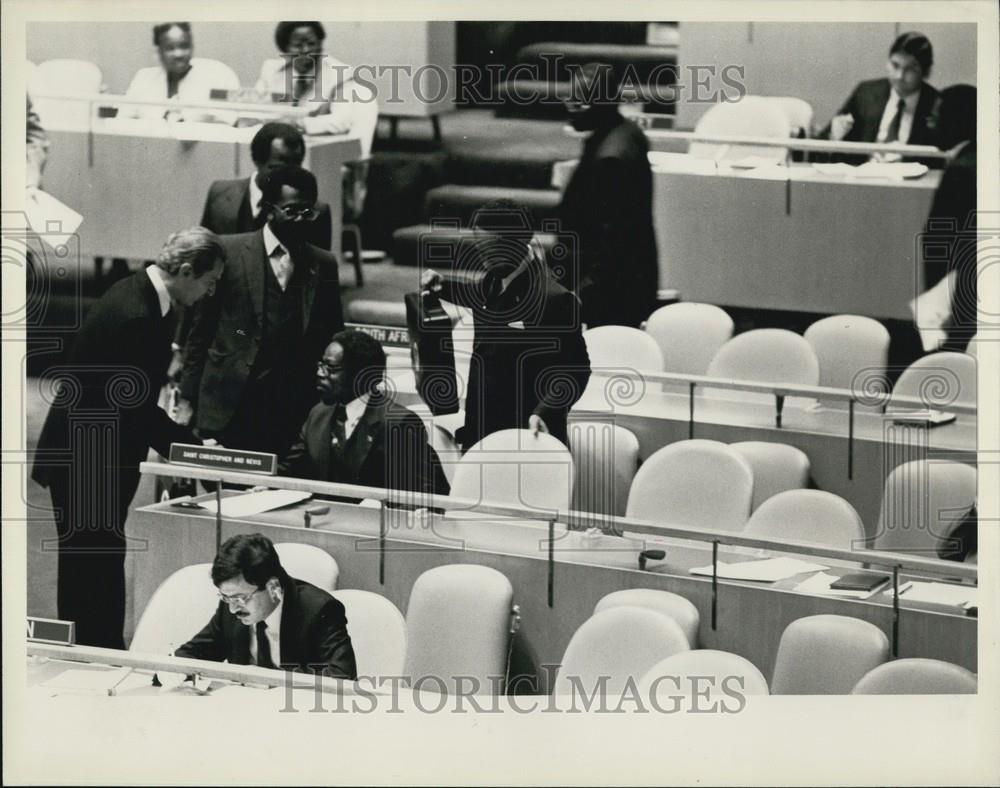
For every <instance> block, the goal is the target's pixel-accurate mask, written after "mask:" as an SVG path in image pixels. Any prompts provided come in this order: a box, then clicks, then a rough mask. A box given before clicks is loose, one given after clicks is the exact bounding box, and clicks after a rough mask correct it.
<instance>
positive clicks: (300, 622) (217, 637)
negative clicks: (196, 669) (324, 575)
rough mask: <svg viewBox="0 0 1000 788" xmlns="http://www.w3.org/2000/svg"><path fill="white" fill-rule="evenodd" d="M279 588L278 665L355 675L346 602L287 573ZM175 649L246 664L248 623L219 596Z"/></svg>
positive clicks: (187, 654) (188, 654)
mask: <svg viewBox="0 0 1000 788" xmlns="http://www.w3.org/2000/svg"><path fill="white" fill-rule="evenodd" d="M282 588H283V589H284V601H283V602H282V608H281V632H280V634H279V640H280V643H281V665H280V666H279V667H282V668H284V669H286V670H295V671H299V672H301V673H319V674H321V675H324V676H330V677H331V678H344V679H352V680H353V679H356V678H357V677H358V668H357V665H356V663H355V659H354V648H353V647H352V646H351V636H350V635H349V634H348V632H347V616H346V615H345V613H344V606H343V605H342V604H341V603H340V602H338V601H337V600H336V599H334V598H333V597H332V596H330V594H328V593H327V592H326V591H323V590H322V589H320V588H317V587H316V586H314V585H311V584H310V583H307V582H305V581H304V580H296V579H295V578H294V577H290V578H289V579H288V582H287V583H284V584H283V585H282ZM174 654H175V655H176V656H178V657H189V658H192V659H205V660H209V661H211V662H230V663H232V664H234V665H249V664H250V628H249V627H248V626H247V625H246V624H243V623H241V622H240V620H239V619H238V618H236V616H234V615H233V614H232V613H230V612H229V605H227V604H226V603H225V602H219V606H218V607H217V608H216V610H215V614H214V615H213V616H212V618H211V619H210V620H209V622H208V623H207V624H206V625H205V627H204V628H203V629H202V630H201V632H199V633H198V634H197V635H195V636H194V637H193V638H191V640H189V641H188V642H187V643H185V644H184V645H183V646H181V647H180V648H178V649H177V650H176V651H175V652H174Z"/></svg>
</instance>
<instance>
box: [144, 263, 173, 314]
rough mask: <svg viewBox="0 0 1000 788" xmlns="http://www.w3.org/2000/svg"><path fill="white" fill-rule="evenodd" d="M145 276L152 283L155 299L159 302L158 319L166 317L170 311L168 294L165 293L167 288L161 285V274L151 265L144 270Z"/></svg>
mask: <svg viewBox="0 0 1000 788" xmlns="http://www.w3.org/2000/svg"><path fill="white" fill-rule="evenodd" d="M146 276H148V277H149V281H150V282H152V283H153V289H154V290H155V291H156V298H157V299H158V300H159V302H160V317H166V316H167V312H169V311H170V293H168V292H167V286H166V285H165V284H164V283H163V278H162V277H163V274H161V273H160V269H159V268H157V267H156V266H155V265H151V266H148V267H147V268H146Z"/></svg>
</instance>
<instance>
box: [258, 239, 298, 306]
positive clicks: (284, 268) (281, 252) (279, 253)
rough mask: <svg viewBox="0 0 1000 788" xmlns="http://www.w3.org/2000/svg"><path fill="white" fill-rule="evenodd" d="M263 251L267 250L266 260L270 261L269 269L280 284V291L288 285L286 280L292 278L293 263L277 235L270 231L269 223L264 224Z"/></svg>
mask: <svg viewBox="0 0 1000 788" xmlns="http://www.w3.org/2000/svg"><path fill="white" fill-rule="evenodd" d="M263 232H264V251H265V252H267V257H268V260H270V261H271V270H272V271H274V276H275V278H276V279H277V280H278V284H279V285H281V289H282V291H284V289H285V288H286V287H288V282H289V280H290V279H291V278H292V272H293V271H294V270H295V263H294V262H293V261H292V258H291V257H290V256H289V254H288V250H287V249H286V248H285V247H284V246H283V245H282V243H281V241H279V240H278V238H277V236H275V234H274V233H272V232H271V227H270V226H269V225H266V224H265V225H264V229H263Z"/></svg>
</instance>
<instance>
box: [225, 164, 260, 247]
mask: <svg viewBox="0 0 1000 788" xmlns="http://www.w3.org/2000/svg"><path fill="white" fill-rule="evenodd" d="M250 177H251V178H252V177H253V176H252V175H251V176H250ZM226 197H227V200H226V202H227V206H226V215H227V216H234V215H235V216H236V232H238V233H246V232H250V231H251V230H253V229H254V226H253V208H252V206H251V205H250V181H249V180H244V181H240V182H239V183H238V184H234V188H233V189H231V190H230V191H229V194H227V195H226Z"/></svg>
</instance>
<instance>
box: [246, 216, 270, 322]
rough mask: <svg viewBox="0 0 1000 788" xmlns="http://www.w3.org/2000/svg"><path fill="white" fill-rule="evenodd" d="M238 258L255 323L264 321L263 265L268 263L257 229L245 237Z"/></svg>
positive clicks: (260, 235) (262, 238) (261, 236)
mask: <svg viewBox="0 0 1000 788" xmlns="http://www.w3.org/2000/svg"><path fill="white" fill-rule="evenodd" d="M240 259H241V260H242V262H243V273H244V276H245V277H246V285H247V292H248V293H249V294H250V303H251V304H253V310H254V313H255V314H256V315H257V323H258V324H263V322H264V288H265V286H266V285H265V281H264V266H265V265H267V264H268V260H267V250H266V249H264V236H263V234H262V233H261V232H260V231H258V232H256V233H254V234H253V235H250V236H249V237H248V238H247V241H246V244H245V245H244V247H243V249H242V251H241V254H240Z"/></svg>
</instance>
